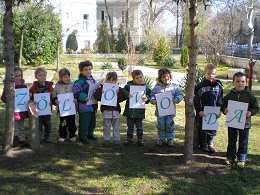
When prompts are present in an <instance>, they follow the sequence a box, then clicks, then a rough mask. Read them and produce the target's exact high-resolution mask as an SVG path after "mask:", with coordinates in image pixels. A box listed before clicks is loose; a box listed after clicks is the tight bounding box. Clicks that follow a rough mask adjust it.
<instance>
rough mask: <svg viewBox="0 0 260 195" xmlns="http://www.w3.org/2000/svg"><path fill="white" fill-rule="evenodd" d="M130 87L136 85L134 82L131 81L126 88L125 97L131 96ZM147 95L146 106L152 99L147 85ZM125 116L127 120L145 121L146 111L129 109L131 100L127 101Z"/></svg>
mask: <svg viewBox="0 0 260 195" xmlns="http://www.w3.org/2000/svg"><path fill="white" fill-rule="evenodd" d="M130 85H134V83H133V81H129V82H128V83H127V84H126V86H125V87H124V91H125V95H126V96H127V97H128V96H129V92H130ZM145 95H146V97H147V99H148V100H147V101H146V102H145V103H146V104H148V103H149V102H150V98H151V89H149V88H148V87H147V85H146V91H145ZM123 115H124V116H126V117H127V118H141V119H144V118H145V109H130V108H129V98H128V99H127V100H126V104H125V111H124V114H123Z"/></svg>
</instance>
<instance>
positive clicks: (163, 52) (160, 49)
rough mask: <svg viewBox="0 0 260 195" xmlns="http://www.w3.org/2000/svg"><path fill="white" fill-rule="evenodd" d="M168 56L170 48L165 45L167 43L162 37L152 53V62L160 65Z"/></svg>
mask: <svg viewBox="0 0 260 195" xmlns="http://www.w3.org/2000/svg"><path fill="white" fill-rule="evenodd" d="M169 56H170V48H169V47H168V45H167V41H166V39H165V38H164V37H162V38H160V39H159V41H158V43H157V44H156V47H155V48H154V52H153V60H154V61H155V62H156V63H157V65H162V62H163V60H164V59H166V58H168V57H169Z"/></svg>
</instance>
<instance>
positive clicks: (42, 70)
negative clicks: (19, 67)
mask: <svg viewBox="0 0 260 195" xmlns="http://www.w3.org/2000/svg"><path fill="white" fill-rule="evenodd" d="M40 72H44V73H45V74H46V75H47V71H46V69H45V68H43V67H39V68H37V69H36V70H35V72H34V76H35V78H37V75H38V74H39V73H40Z"/></svg>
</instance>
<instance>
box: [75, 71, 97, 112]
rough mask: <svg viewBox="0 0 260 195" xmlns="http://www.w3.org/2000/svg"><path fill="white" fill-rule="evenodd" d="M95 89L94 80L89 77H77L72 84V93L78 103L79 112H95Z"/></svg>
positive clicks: (95, 83)
mask: <svg viewBox="0 0 260 195" xmlns="http://www.w3.org/2000/svg"><path fill="white" fill-rule="evenodd" d="M96 88H97V82H96V80H95V79H94V78H93V77H92V76H90V77H88V78H87V77H84V76H82V75H79V79H78V80H76V81H75V82H74V85H73V88H72V91H73V94H74V97H75V98H76V99H77V101H78V106H79V107H78V111H79V112H95V111H96V110H97V102H96V100H95V98H94V92H95V90H96Z"/></svg>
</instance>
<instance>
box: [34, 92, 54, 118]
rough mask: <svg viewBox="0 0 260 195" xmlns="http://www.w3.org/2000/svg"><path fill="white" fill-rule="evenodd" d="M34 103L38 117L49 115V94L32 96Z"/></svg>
mask: <svg viewBox="0 0 260 195" xmlns="http://www.w3.org/2000/svg"><path fill="white" fill-rule="evenodd" d="M34 102H35V104H36V110H37V112H38V115H39V116H44V115H51V103H50V102H51V101H50V93H36V94H34Z"/></svg>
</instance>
